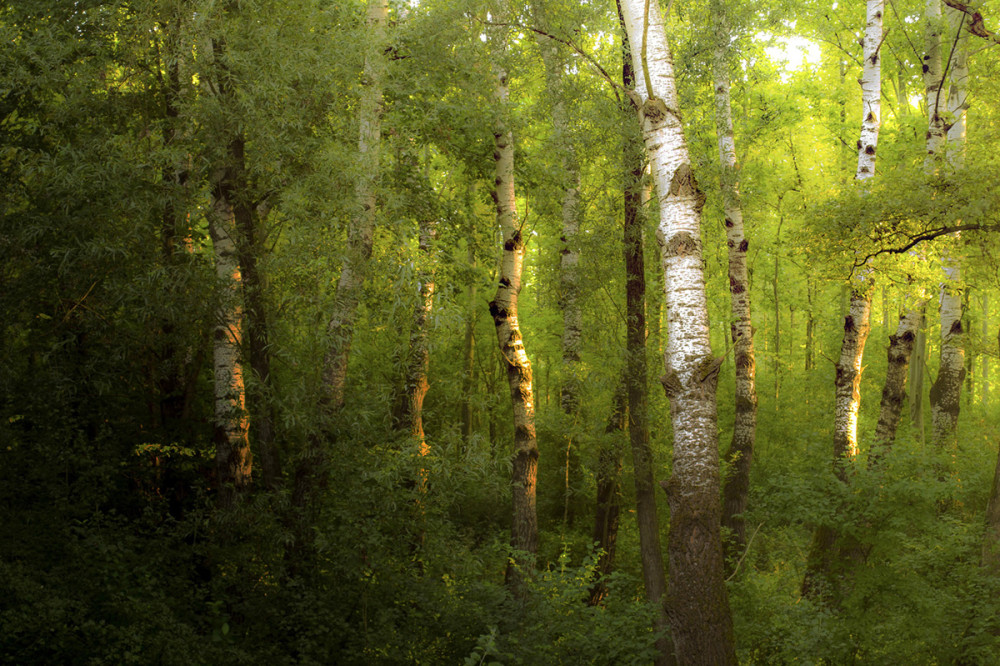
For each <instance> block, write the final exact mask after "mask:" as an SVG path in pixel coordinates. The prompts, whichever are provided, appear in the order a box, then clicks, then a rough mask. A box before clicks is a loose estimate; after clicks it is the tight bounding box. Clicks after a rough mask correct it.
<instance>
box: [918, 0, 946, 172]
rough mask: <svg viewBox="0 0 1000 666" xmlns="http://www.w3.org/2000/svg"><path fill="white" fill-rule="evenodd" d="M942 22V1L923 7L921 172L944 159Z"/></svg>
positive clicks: (944, 101)
mask: <svg viewBox="0 0 1000 666" xmlns="http://www.w3.org/2000/svg"><path fill="white" fill-rule="evenodd" d="M944 26H945V22H944V18H943V17H942V15H941V0H926V3H925V5H924V63H923V72H924V97H925V100H926V103H927V142H926V143H927V155H926V157H925V158H924V170H925V171H927V172H933V171H934V170H935V169H937V164H938V161H939V159H940V158H942V157H944V147H945V140H946V138H947V131H948V130H947V128H946V124H945V117H944V116H945V114H944V111H945V109H946V108H947V103H948V96H947V95H948V94H947V92H945V94H944V96H943V97H942V94H941V91H942V88H943V84H944V65H943V63H942V61H941V33H942V31H943V30H944Z"/></svg>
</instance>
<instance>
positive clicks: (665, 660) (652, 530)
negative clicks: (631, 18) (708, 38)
mask: <svg viewBox="0 0 1000 666" xmlns="http://www.w3.org/2000/svg"><path fill="white" fill-rule="evenodd" d="M621 10H622V8H621V3H620V1H619V4H618V11H619V21H620V22H621V24H622V26H621V27H622V84H623V85H624V86H625V88H626V89H627V90H630V91H631V90H634V89H635V86H636V79H635V70H634V69H633V65H632V62H633V52H632V51H633V47H632V44H633V42H632V41H631V40H630V36H629V32H628V30H627V29H626V26H625V21H624V17H623V16H622V12H621ZM626 108H631V107H626ZM636 108H638V107H636ZM642 153H643V146H642V144H641V139H640V137H639V136H638V132H637V131H635V128H629V129H627V130H626V132H625V138H624V143H623V151H622V167H623V168H622V176H623V182H622V185H623V197H622V199H623V206H624V226H623V234H622V237H623V238H622V244H623V250H624V260H625V313H626V320H625V349H626V351H625V391H626V393H627V394H628V435H629V444H630V446H631V449H632V465H633V468H634V473H633V482H634V484H635V505H636V507H635V511H636V523H637V524H638V528H639V557H640V563H641V565H642V582H643V588H644V589H645V592H646V598H647V599H648V600H649V601H650V602H651V603H654V604H656V605H657V607H658V608H659V611H660V612H659V614H658V615H657V618H656V630H657V631H658V632H660V633H661V634H662V635H663V637H662V638H661V639H660V640H659V641H658V642H657V645H656V646H657V650H658V656H657V658H656V664H657V666H663V665H665V664H672V663H673V645H672V643H671V641H670V639H669V638H668V637H667V632H668V629H669V620H668V618H667V614H666V607H665V605H664V603H663V602H664V598H665V596H666V593H667V579H666V572H665V570H664V564H663V547H662V545H661V543H660V521H659V517H658V516H657V511H656V485H655V483H654V479H653V452H652V449H651V447H650V445H649V419H648V404H649V395H648V394H649V389H648V381H647V376H648V375H647V365H646V262H645V256H644V254H643V245H644V244H643V235H644V234H643V228H644V225H645V216H644V215H643V211H644V210H645V208H646V205H647V204H649V201H650V198H649V190H648V185H649V182H648V181H647V179H646V178H645V165H644V160H643V155H642ZM655 321H656V325H657V327H658V326H659V318H656V319H655ZM656 337H657V340H659V339H660V338H661V336H660V335H659V334H658V335H657V336H656Z"/></svg>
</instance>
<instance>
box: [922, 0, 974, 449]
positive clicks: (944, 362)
mask: <svg viewBox="0 0 1000 666" xmlns="http://www.w3.org/2000/svg"><path fill="white" fill-rule="evenodd" d="M946 15H947V20H948V25H949V27H950V28H951V30H952V32H953V33H954V34H955V43H954V48H953V54H952V58H951V63H950V73H951V75H950V78H951V81H950V86H949V91H948V117H949V118H950V120H951V125H950V126H948V125H947V124H945V125H944V127H945V128H946V130H947V134H946V139H947V148H946V156H947V159H948V162H949V164H950V166H951V167H952V168H953V169H955V170H959V169H961V168H962V167H963V166H964V163H965V109H966V104H967V90H968V88H967V86H968V78H969V66H968V59H967V57H966V41H967V35H966V32H965V31H964V30H962V25H963V24H964V22H965V14H964V13H963V12H960V11H958V10H956V9H953V8H951V7H948V8H947V10H946ZM941 86H943V81H942V82H941V84H940V86H939V92H940V87H941ZM944 273H945V277H944V282H943V284H942V285H941V355H940V363H939V365H938V374H937V379H936V380H935V381H934V385H933V386H931V393H930V397H931V424H932V426H931V427H932V438H933V440H934V442H935V443H936V444H937V445H938V446H939V447H942V448H953V447H954V446H956V445H957V443H958V442H957V437H958V430H957V428H958V415H959V411H960V407H961V393H962V381H963V380H964V379H965V349H964V341H965V330H964V328H963V326H962V294H961V290H960V288H959V286H958V285H959V283H960V282H961V264H960V263H959V261H958V260H957V258H955V257H946V258H945V266H944Z"/></svg>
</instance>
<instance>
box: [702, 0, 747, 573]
mask: <svg viewBox="0 0 1000 666" xmlns="http://www.w3.org/2000/svg"><path fill="white" fill-rule="evenodd" d="M712 15H713V17H714V19H715V47H714V52H713V58H712V77H713V80H714V82H715V132H716V135H717V137H718V143H719V166H720V171H719V173H720V181H721V185H722V205H723V212H724V214H725V227H726V245H727V246H728V248H729V294H730V310H731V312H732V314H731V319H730V322H731V323H730V326H729V328H730V336H731V338H732V342H733V350H734V358H735V359H736V364H735V365H736V396H735V405H736V409H735V416H734V423H733V439H732V443H731V444H730V445H729V451H728V452H727V453H726V458H727V459H728V460H729V464H730V466H731V472H730V475H729V478H728V479H727V480H726V483H725V484H724V486H723V492H722V525H723V526H724V527H726V528H727V529H728V530H729V531H730V532H731V533H732V540H731V542H730V546H731V547H730V552H729V555H730V557H732V556H734V555H738V553H740V552H741V551H742V550H743V548H744V547H745V545H746V521H745V520H744V519H743V513H744V512H745V511H746V507H747V494H748V493H749V490H750V465H751V463H752V461H753V448H754V440H755V438H756V432H757V387H756V385H755V379H756V373H757V363H756V357H755V355H754V348H753V327H752V325H751V319H750V278H749V274H748V271H747V249H748V247H749V241H748V240H747V238H746V235H745V233H744V225H743V205H742V201H741V197H740V189H739V164H738V163H737V160H736V141H735V137H734V133H733V114H732V103H731V99H730V93H729V45H730V35H729V22H728V18H727V16H726V6H725V3H722V2H716V3H715V5H714V7H713V12H712Z"/></svg>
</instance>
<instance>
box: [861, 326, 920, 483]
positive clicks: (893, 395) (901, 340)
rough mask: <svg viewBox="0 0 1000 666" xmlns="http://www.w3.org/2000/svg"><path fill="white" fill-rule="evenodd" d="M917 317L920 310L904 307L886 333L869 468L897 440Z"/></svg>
mask: <svg viewBox="0 0 1000 666" xmlns="http://www.w3.org/2000/svg"><path fill="white" fill-rule="evenodd" d="M920 319H921V315H920V312H919V311H917V310H909V309H908V310H906V312H904V313H903V315H902V316H901V317H900V318H899V325H898V326H897V327H896V333H895V334H894V335H891V336H889V352H888V353H889V361H888V365H887V367H886V371H885V386H884V387H883V389H882V403H881V405H880V407H879V417H878V425H877V426H876V427H875V441H874V443H873V444H872V449H871V453H870V454H869V457H868V467H869V468H874V467H876V466H877V465H878V464H879V462H880V461H881V459H882V457H883V456H885V455H887V454H888V453H889V450H890V449H891V448H892V445H893V442H895V441H896V428H897V427H898V426H899V417H900V415H901V414H902V413H903V403H905V402H906V378H907V375H908V371H909V365H910V356H911V355H912V354H913V345H914V342H915V341H916V339H917V333H918V331H919V330H920Z"/></svg>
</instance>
